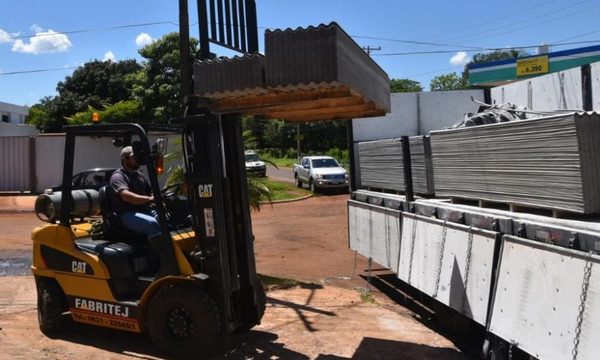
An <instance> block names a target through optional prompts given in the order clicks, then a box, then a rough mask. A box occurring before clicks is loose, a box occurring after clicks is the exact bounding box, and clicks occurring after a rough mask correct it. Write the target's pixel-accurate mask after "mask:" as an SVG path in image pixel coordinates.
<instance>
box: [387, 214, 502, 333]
mask: <svg viewBox="0 0 600 360" xmlns="http://www.w3.org/2000/svg"><path fill="white" fill-rule="evenodd" d="M402 229H403V231H402V237H401V241H400V259H399V266H398V271H397V274H398V278H399V279H400V280H402V281H404V282H406V283H408V284H409V285H411V286H412V287H414V288H416V289H418V290H420V291H421V292H423V293H425V294H427V295H429V296H431V297H432V298H434V299H436V300H438V301H439V302H441V303H443V304H445V305H447V306H449V307H451V308H453V309H454V310H456V311H458V312H460V313H461V314H463V315H465V316H467V317H468V318H470V319H472V320H474V321H476V322H477V323H479V324H481V325H483V326H485V325H486V320H487V317H488V310H489V304H490V294H491V288H492V283H493V267H494V250H495V247H496V243H497V241H499V233H497V232H494V231H488V230H483V229H477V228H474V227H472V226H465V225H461V224H456V223H450V222H446V221H442V220H438V219H434V218H430V217H424V216H420V215H415V214H410V213H406V212H405V213H402Z"/></svg>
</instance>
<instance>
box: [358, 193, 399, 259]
mask: <svg viewBox="0 0 600 360" xmlns="http://www.w3.org/2000/svg"><path fill="white" fill-rule="evenodd" d="M400 214H401V213H400V211H397V210H391V209H388V208H384V207H381V206H376V205H371V204H366V203H362V202H358V201H354V200H348V220H349V240H350V249H352V250H356V251H357V252H358V253H359V254H361V255H363V256H365V257H367V258H369V257H370V258H372V259H373V261H375V262H376V263H378V264H379V265H382V266H385V267H386V268H388V269H393V270H394V271H395V269H397V267H398V256H399V251H400Z"/></svg>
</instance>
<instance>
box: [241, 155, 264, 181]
mask: <svg viewBox="0 0 600 360" xmlns="http://www.w3.org/2000/svg"><path fill="white" fill-rule="evenodd" d="M244 156H245V157H246V173H248V174H253V175H257V176H261V177H265V176H267V165H265V162H264V161H262V160H261V159H260V156H258V154H257V153H256V151H254V150H246V151H245V152H244Z"/></svg>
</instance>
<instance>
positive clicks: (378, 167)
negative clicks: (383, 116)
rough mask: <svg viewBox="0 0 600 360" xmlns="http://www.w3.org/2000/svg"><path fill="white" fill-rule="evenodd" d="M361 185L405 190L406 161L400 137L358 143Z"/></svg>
mask: <svg viewBox="0 0 600 360" xmlns="http://www.w3.org/2000/svg"><path fill="white" fill-rule="evenodd" d="M358 159H359V161H358V163H359V171H360V185H361V187H369V188H377V189H385V190H396V191H404V163H403V160H402V159H403V157H402V142H401V141H400V139H387V140H378V141H365V142H361V143H358Z"/></svg>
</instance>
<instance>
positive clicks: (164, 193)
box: [160, 182, 183, 199]
mask: <svg viewBox="0 0 600 360" xmlns="http://www.w3.org/2000/svg"><path fill="white" fill-rule="evenodd" d="M182 185H183V183H182V182H177V183H174V184H171V185H169V186H165V187H164V188H162V190H160V195H161V197H162V198H163V199H164V198H168V197H171V196H175V195H177V194H178V193H179V190H180V189H181V186H182Z"/></svg>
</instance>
